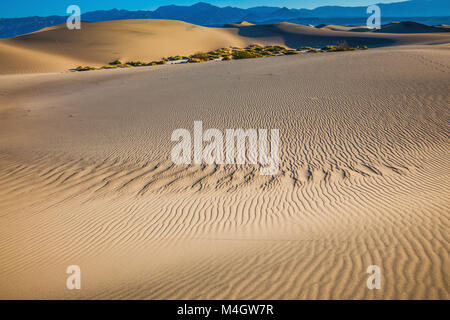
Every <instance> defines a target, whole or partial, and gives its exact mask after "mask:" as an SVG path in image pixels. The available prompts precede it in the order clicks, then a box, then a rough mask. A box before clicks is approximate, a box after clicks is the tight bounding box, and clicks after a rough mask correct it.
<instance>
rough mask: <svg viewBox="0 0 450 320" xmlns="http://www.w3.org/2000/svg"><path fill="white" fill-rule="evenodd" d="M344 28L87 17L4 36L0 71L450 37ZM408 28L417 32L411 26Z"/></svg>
mask: <svg viewBox="0 0 450 320" xmlns="http://www.w3.org/2000/svg"><path fill="white" fill-rule="evenodd" d="M344 29H345V28H344ZM344 29H342V30H337V29H336V28H327V27H325V28H311V27H308V26H301V25H297V24H293V23H286V22H283V23H275V24H270V25H249V24H248V23H240V24H232V25H228V26H227V27H225V28H208V27H201V26H196V25H193V24H189V23H186V22H181V21H174V20H157V19H149V20H139V19H136V20H116V21H104V22H95V23H87V22H83V23H82V29H81V30H68V29H67V27H66V25H65V24H62V25H59V26H54V27H50V28H44V29H42V30H40V31H37V32H33V33H30V34H26V35H22V36H17V37H14V38H10V39H2V40H0V61H1V67H0V74H18V73H46V72H65V71H68V70H70V69H73V68H75V67H77V66H79V65H90V66H93V67H101V66H104V65H107V64H108V63H110V62H112V61H114V60H116V59H120V60H124V61H138V60H143V61H152V60H160V59H161V58H162V57H168V56H174V55H191V54H194V53H196V52H199V51H209V50H216V49H218V48H222V47H246V46H247V45H250V44H254V43H259V44H263V45H284V46H287V47H290V48H298V47H300V46H319V47H322V46H325V45H335V44H340V43H342V42H343V41H344V40H345V41H347V42H348V43H349V44H350V45H351V46H354V47H356V46H358V45H359V46H364V45H367V46H369V47H380V46H390V45H408V44H426V43H435V44H436V43H448V42H449V36H448V34H446V33H426V34H394V33H378V32H364V33H361V32H353V31H352V30H350V31H348V30H344ZM391 29H392V28H391ZM391 29H390V30H391ZM397 29H398V28H397ZM397 29H395V28H394V30H391V31H389V32H395V30H397ZM400 29H401V30H403V29H404V28H403V29H402V28H400ZM407 29H408V32H413V31H411V30H410V29H411V28H407ZM413 29H414V30H416V29H418V28H417V27H414V28H413ZM419 29H420V28H419ZM438 29H439V28H436V30H438ZM440 29H443V28H440ZM440 29H439V30H440ZM401 30H400V31H401ZM419 31H420V30H419Z"/></svg>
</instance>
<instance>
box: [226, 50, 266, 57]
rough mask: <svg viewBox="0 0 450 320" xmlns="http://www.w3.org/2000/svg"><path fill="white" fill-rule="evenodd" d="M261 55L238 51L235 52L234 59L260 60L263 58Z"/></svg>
mask: <svg viewBox="0 0 450 320" xmlns="http://www.w3.org/2000/svg"><path fill="white" fill-rule="evenodd" d="M261 56H262V55H261V54H258V53H255V52H251V51H247V50H239V51H238V50H236V51H234V52H233V58H234V59H252V58H259V57H261Z"/></svg>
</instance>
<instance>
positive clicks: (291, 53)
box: [284, 50, 300, 55]
mask: <svg viewBox="0 0 450 320" xmlns="http://www.w3.org/2000/svg"><path fill="white" fill-rule="evenodd" d="M284 54H285V55H293V54H300V52H298V51H296V50H286V51H285V52H284Z"/></svg>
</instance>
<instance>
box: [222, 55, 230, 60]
mask: <svg viewBox="0 0 450 320" xmlns="http://www.w3.org/2000/svg"><path fill="white" fill-rule="evenodd" d="M222 60H224V61H229V60H231V56H223V57H222Z"/></svg>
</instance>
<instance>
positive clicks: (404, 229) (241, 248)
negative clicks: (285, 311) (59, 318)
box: [0, 45, 450, 299]
mask: <svg viewBox="0 0 450 320" xmlns="http://www.w3.org/2000/svg"><path fill="white" fill-rule="evenodd" d="M449 57H450V54H449V51H448V48H446V47H444V46H439V45H436V46H415V47H414V46H405V47H398V48H397V47H393V48H389V49H374V50H369V51H358V52H344V53H330V54H320V55H303V56H285V57H275V58H266V59H254V60H247V61H231V62H223V63H205V64H200V65H182V66H158V67H152V68H141V69H133V70H125V69H124V70H104V71H98V72H89V73H69V74H46V75H12V76H2V77H0V88H2V89H1V90H0V106H1V113H0V153H1V157H0V168H1V170H0V257H1V259H0V283H1V285H0V298H192V299H198V298H214V299H217V298H245V299H253V298H259V299H261V298H283V299H284V298H289V299H297V298H308V299H316V298H330V299H343V298H349V299H351V298H364V299H373V298H376V299H392V298H396V299H404V298H425V299H433V298H441V299H448V298H449V284H450V278H449V276H450V274H449V270H450V261H449V234H450V233H449V218H450V203H449V199H450V182H449V181H450V179H449V176H450V171H449V160H450V153H449V140H448V132H449V129H450V128H449V109H448V101H449V94H448V92H450V91H449V89H450V88H449V81H448V80H449V71H450V65H449V61H450V60H449ZM194 120H202V121H203V123H204V126H205V128H209V127H214V128H219V129H221V130H223V129H225V128H238V127H243V128H279V129H280V130H281V158H282V161H281V171H280V173H279V174H278V175H277V176H275V177H270V176H269V177H263V176H260V175H259V174H258V168H257V167H252V166H241V167H236V166H175V165H173V164H172V163H171V162H170V161H169V160H168V159H169V154H170V150H171V148H172V146H173V145H174V144H173V143H172V142H170V135H171V133H172V131H173V130H174V129H177V128H187V129H190V130H192V126H193V122H194ZM71 264H77V265H79V266H80V267H81V269H82V290H80V291H69V290H67V289H65V281H66V276H67V275H66V274H65V269H66V267H67V266H68V265H71ZM372 264H376V265H379V266H380V267H381V269H382V272H383V274H382V275H383V277H382V289H381V290H378V291H376V290H375V291H371V290H368V289H367V288H366V279H367V276H368V275H367V274H366V273H365V272H366V268H367V267H368V266H369V265H372Z"/></svg>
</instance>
